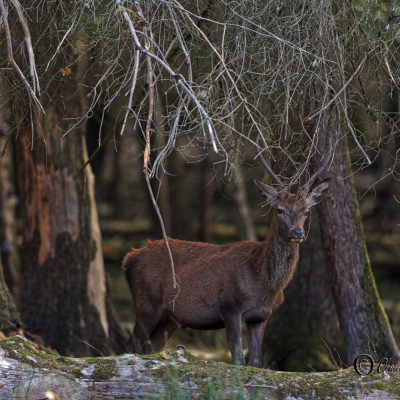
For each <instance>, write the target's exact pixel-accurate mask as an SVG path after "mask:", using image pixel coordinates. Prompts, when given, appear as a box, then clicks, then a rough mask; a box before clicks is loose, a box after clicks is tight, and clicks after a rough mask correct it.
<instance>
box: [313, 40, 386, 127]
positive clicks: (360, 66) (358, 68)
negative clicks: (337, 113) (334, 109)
mask: <svg viewBox="0 0 400 400" xmlns="http://www.w3.org/2000/svg"><path fill="white" fill-rule="evenodd" d="M380 47H381V45H380V44H378V45H377V46H375V47H374V48H373V49H372V50H370V51H369V52H368V53H367V54H366V55H365V56H364V58H363V59H362V60H361V62H360V64H358V67H357V68H356V70H355V71H354V72H353V74H352V75H351V76H350V78H349V79H348V80H347V82H346V83H344V84H343V86H342V88H341V89H340V90H339V91H338V92H337V93H336V94H335V96H333V97H332V98H331V100H329V101H328V103H327V104H325V105H324V106H323V107H322V108H320V109H319V110H318V111H316V112H315V113H313V114H312V115H310V116H309V117H307V119H306V120H307V121H311V120H312V119H313V118H315V117H316V116H317V115H319V114H321V113H322V112H323V111H325V110H326V109H327V108H328V107H329V106H330V105H331V104H333V102H334V101H335V100H336V99H337V98H338V97H339V96H340V95H341V94H342V92H343V91H344V90H346V88H347V86H349V84H350V82H351V81H352V80H353V79H354V78H355V77H356V76H357V75H358V73H359V72H360V71H361V68H362V67H363V65H364V64H365V61H367V59H368V57H369V56H370V55H371V54H372V53H374V52H375V51H376V50H377V49H379V48H380Z"/></svg>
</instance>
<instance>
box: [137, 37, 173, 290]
mask: <svg viewBox="0 0 400 400" xmlns="http://www.w3.org/2000/svg"><path fill="white" fill-rule="evenodd" d="M148 46H150V44H149V42H148ZM146 64H147V82H148V84H149V111H148V117H147V123H146V132H145V133H146V147H145V150H144V157H143V173H144V177H145V179H146V185H147V189H148V191H149V194H150V198H151V202H152V203H153V207H154V210H155V211H156V214H157V217H158V221H159V223H160V226H161V232H162V236H163V238H164V242H165V246H166V248H167V252H168V256H169V261H170V265H171V272H172V285H173V288H174V289H176V287H177V284H176V277H175V265H174V259H173V257H172V252H171V248H170V246H169V242H168V237H167V233H166V231H165V225H164V220H163V218H162V215H161V212H160V209H159V207H158V204H157V202H156V199H155V197H154V193H153V189H152V187H151V184H150V177H149V175H150V173H149V162H150V149H151V148H150V137H151V125H152V123H153V114H154V77H153V66H152V64H151V57H150V56H146Z"/></svg>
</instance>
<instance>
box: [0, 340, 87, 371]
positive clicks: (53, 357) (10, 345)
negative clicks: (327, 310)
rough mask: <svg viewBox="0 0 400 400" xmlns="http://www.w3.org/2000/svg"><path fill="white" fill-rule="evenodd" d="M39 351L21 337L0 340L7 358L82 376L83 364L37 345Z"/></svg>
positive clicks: (34, 366)
mask: <svg viewBox="0 0 400 400" xmlns="http://www.w3.org/2000/svg"><path fill="white" fill-rule="evenodd" d="M39 347H40V351H38V350H36V349H34V348H33V347H32V346H30V345H29V343H28V342H27V341H26V340H25V339H23V338H22V337H18V336H13V337H9V338H6V339H1V340H0V348H1V349H3V350H4V351H5V352H6V356H7V357H8V358H11V359H14V360H18V361H20V362H22V363H24V364H27V365H30V366H31V367H33V368H48V369H54V370H59V371H62V372H65V373H67V374H68V375H71V376H73V377H76V378H79V377H80V376H82V373H81V371H82V369H83V368H84V367H85V365H81V364H77V363H76V361H75V360H74V359H72V358H69V357H63V356H60V355H59V354H58V353H57V352H56V351H54V350H51V349H48V348H44V347H43V346H39Z"/></svg>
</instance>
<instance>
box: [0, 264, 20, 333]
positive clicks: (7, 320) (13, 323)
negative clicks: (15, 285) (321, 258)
mask: <svg viewBox="0 0 400 400" xmlns="http://www.w3.org/2000/svg"><path fill="white" fill-rule="evenodd" d="M19 326H21V322H20V318H19V314H18V311H17V308H16V306H15V302H14V299H13V297H12V295H11V293H10V291H9V290H8V286H7V284H6V281H5V279H4V274H3V267H2V264H1V263H0V331H3V332H6V333H7V332H8V331H10V330H15V329H16V328H17V327H19Z"/></svg>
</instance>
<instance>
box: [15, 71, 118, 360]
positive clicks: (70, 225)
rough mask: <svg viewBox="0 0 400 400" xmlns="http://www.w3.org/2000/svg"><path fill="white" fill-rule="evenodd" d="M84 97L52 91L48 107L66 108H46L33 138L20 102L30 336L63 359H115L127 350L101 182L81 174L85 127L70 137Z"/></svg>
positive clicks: (61, 88)
mask: <svg viewBox="0 0 400 400" xmlns="http://www.w3.org/2000/svg"><path fill="white" fill-rule="evenodd" d="M51 90H54V91H55V92H54V93H52V92H51ZM77 90H78V89H77V81H76V80H74V79H69V80H66V81H58V82H57V84H55V87H50V88H49V93H48V97H44V99H46V98H50V99H54V98H61V99H63V103H62V104H58V103H57V104H54V103H52V102H50V101H49V102H48V103H46V102H45V100H43V106H44V108H45V110H46V115H44V116H43V115H40V114H39V113H35V115H34V116H33V118H34V121H33V128H34V129H33V132H32V125H31V123H30V116H29V115H26V113H24V112H23V107H24V102H23V100H22V99H18V100H17V99H15V101H16V103H15V104H14V108H13V109H14V115H13V117H14V121H15V125H16V127H17V128H18V132H17V140H16V146H17V147H16V148H17V165H18V184H19V188H20V194H21V203H20V205H21V211H22V214H23V218H24V222H25V223H24V227H25V230H24V234H23V245H22V256H23V258H22V272H23V280H24V287H23V291H22V296H21V305H20V309H21V316H22V319H23V322H24V327H25V329H27V330H28V331H30V332H32V333H34V334H37V335H40V336H41V337H43V339H44V341H45V342H46V343H47V344H48V345H50V346H52V347H53V348H56V349H57V350H58V351H59V352H61V353H63V354H79V355H92V354H96V355H98V354H115V352H121V351H122V350H123V348H124V341H125V338H124V335H123V333H122V331H121V329H120V328H119V327H118V324H117V323H116V321H111V322H110V320H109V319H113V318H114V317H113V314H112V310H111V304H110V302H109V301H108V299H107V296H108V293H107V286H106V277H105V270H104V263H103V258H102V252H101V251H102V250H101V235H100V229H99V223H98V217H97V210H96V204H95V199H94V177H93V174H92V172H91V169H90V166H87V167H86V168H85V170H84V171H81V167H82V165H84V162H85V161H86V159H87V151H86V144H85V138H84V129H83V128H84V127H81V128H78V129H76V130H75V131H74V132H71V134H69V135H68V136H67V137H65V138H64V137H63V136H62V133H63V132H64V131H65V130H66V129H68V128H69V127H70V123H71V122H70V121H71V119H72V118H74V117H77V116H79V115H81V114H82V103H81V102H80V101H79V96H76V93H77ZM61 105H63V106H64V107H65V108H63V107H61ZM66 117H67V118H66ZM110 324H111V326H112V327H113V328H112V332H110Z"/></svg>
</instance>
